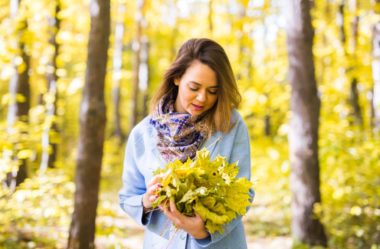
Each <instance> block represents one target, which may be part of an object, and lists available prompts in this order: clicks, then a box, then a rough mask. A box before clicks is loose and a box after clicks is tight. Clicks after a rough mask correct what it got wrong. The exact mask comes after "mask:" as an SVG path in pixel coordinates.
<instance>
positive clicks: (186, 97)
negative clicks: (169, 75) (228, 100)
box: [174, 60, 218, 116]
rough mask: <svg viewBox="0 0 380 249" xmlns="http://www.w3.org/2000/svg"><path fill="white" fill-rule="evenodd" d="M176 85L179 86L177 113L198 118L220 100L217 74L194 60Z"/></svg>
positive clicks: (176, 104) (177, 80)
mask: <svg viewBox="0 0 380 249" xmlns="http://www.w3.org/2000/svg"><path fill="white" fill-rule="evenodd" d="M174 83H175V84H176V85H177V86H178V95H177V99H176V102H175V109H176V111H177V112H180V113H189V114H191V115H192V116H198V115H201V114H202V113H204V112H206V111H208V110H210V109H211V108H212V107H213V106H214V104H215V103H216V101H217V99H218V83H217V80H216V73H215V72H214V71H213V70H212V69H211V68H210V67H209V66H207V65H206V64H203V63H201V62H200V61H198V60H194V61H193V62H192V63H191V64H190V66H189V67H188V68H187V70H186V71H185V73H184V74H183V75H182V77H181V78H179V79H176V80H175V81H174Z"/></svg>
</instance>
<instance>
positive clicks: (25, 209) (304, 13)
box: [0, 0, 380, 249]
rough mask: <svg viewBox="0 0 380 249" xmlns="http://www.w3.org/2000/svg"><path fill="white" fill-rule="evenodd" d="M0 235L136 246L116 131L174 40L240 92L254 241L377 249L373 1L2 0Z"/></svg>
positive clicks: (378, 129) (158, 72) (147, 95)
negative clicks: (203, 57)
mask: <svg viewBox="0 0 380 249" xmlns="http://www.w3.org/2000/svg"><path fill="white" fill-rule="evenodd" d="M0 34H1V35H0V181H1V187H0V248H131V249H134V248H142V241H143V229H142V228H141V227H139V226H138V225H137V224H135V223H134V222H133V221H132V220H131V219H130V218H129V217H128V215H127V214H125V213H124V212H123V211H122V210H121V208H120V206H119V201H118V191H119V189H120V188H121V184H122V180H121V175H122V170H123V158H124V151H125V144H126V141H127V139H128V135H129V132H130V131H131V129H132V128H133V127H134V126H135V125H136V124H137V123H138V122H139V121H140V120H142V119H143V118H144V117H145V116H147V115H148V114H149V103H150V99H151V97H152V96H153V94H154V93H155V92H156V90H157V87H158V86H159V85H160V83H161V82H162V79H163V75H164V74H165V70H166V69H167V68H168V67H169V65H170V64H171V63H172V62H173V60H174V59H175V55H176V53H177V51H178V49H179V46H180V45H181V44H182V43H183V42H185V41H186V40H188V39H190V38H194V37H197V38H199V37H207V38H210V39H213V40H215V41H217V42H218V43H220V44H221V45H222V46H223V47H224V49H225V51H226V53H227V54H228V57H229V59H230V61H231V65H232V68H233V70H234V74H235V77H236V79H237V84H238V87H239V90H240V93H241V95H242V104H241V107H240V108H239V110H238V111H239V113H240V114H241V115H242V117H243V118H244V121H245V123H246V125H247V127H248V131H249V136H250V146H251V161H252V165H251V171H252V173H251V174H252V179H251V182H252V183H253V188H254V190H255V192H256V196H255V199H254V201H253V203H252V206H251V208H250V210H249V212H248V214H247V215H246V216H244V217H243V221H244V226H245V233H246V236H247V243H248V248H252V249H255V248H264V249H267V248H268V249H287V248H294V249H307V248H314V249H317V248H331V249H380V174H379V172H380V149H379V148H380V1H379V0H325V1H323V0H284V1H280V0H155V1H153V0H131V1H127V0H83V1H76V0H49V1H48V0H0Z"/></svg>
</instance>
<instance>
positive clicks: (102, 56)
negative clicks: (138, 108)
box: [67, 0, 110, 249]
mask: <svg viewBox="0 0 380 249" xmlns="http://www.w3.org/2000/svg"><path fill="white" fill-rule="evenodd" d="M90 13H91V30H90V35H89V42H88V56H87V69H86V79H85V86H84V89H83V97H82V103H81V109H80V133H79V141H78V158H77V167H76V176H75V186H76V190H75V200H74V212H73V216H72V220H71V225H70V230H69V239H68V245H67V248H70V249H73V248H84V249H87V248H95V245H94V237H95V219H96V208H97V204H98V193H99V181H100V173H101V162H102V156H103V142H104V130H105V123H106V107H105V103H104V81H105V75H106V65H107V49H108V45H109V40H108V39H109V33H110V0H92V1H91V3H90Z"/></svg>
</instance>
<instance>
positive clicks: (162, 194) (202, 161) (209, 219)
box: [153, 149, 252, 233]
mask: <svg viewBox="0 0 380 249" xmlns="http://www.w3.org/2000/svg"><path fill="white" fill-rule="evenodd" d="M238 172H239V168H238V166H237V163H232V164H229V163H228V162H227V160H226V159H225V158H224V157H222V156H217V157H216V158H215V159H214V160H210V152H209V151H208V150H207V149H202V150H200V151H198V152H197V154H196V158H195V160H194V161H193V160H191V159H190V158H189V159H188V160H187V161H186V162H184V163H182V162H181V161H180V160H175V161H173V162H169V163H168V164H167V165H166V166H165V167H164V168H160V169H158V170H156V171H155V172H154V175H157V174H161V173H164V175H165V177H163V179H162V180H161V185H162V188H161V189H160V190H159V191H158V192H157V195H158V198H157V199H156V201H155V202H154V203H153V207H157V206H158V205H160V204H162V203H164V205H167V200H173V201H174V202H175V204H176V207H177V209H178V210H179V211H180V212H181V213H183V214H185V215H187V216H194V212H196V213H197V214H198V215H199V216H200V217H201V218H202V220H203V221H204V222H205V227H206V229H207V230H208V231H209V232H210V233H214V232H215V231H218V232H220V233H223V225H224V224H226V223H228V222H230V221H231V220H233V219H234V218H236V216H237V215H244V214H245V213H246V211H247V207H248V206H249V205H250V200H249V199H250V196H249V194H248V193H249V189H250V187H251V185H252V183H251V182H250V181H249V180H248V179H246V178H237V177H236V176H237V174H238Z"/></svg>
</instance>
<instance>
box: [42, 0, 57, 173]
mask: <svg viewBox="0 0 380 249" xmlns="http://www.w3.org/2000/svg"><path fill="white" fill-rule="evenodd" d="M60 10H61V2H60V0H57V2H56V3H55V13H54V16H53V17H50V20H49V24H50V32H51V37H50V40H49V45H50V46H52V47H53V51H54V52H53V55H52V58H51V61H50V64H49V69H48V72H47V81H48V87H47V89H48V92H47V94H46V97H45V105H46V116H47V119H46V121H47V124H46V126H45V128H44V131H43V134H42V148H43V151H42V158H41V165H40V170H41V171H44V170H46V168H48V167H49V168H54V163H55V161H56V158H57V149H58V148H57V147H58V146H57V143H56V142H54V139H52V137H53V136H57V134H58V127H57V122H56V115H57V100H58V89H57V80H58V76H57V57H58V53H59V44H58V42H57V34H58V32H59V29H60V23H61V22H60V19H59V18H58V15H59V12H60Z"/></svg>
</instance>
